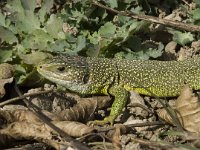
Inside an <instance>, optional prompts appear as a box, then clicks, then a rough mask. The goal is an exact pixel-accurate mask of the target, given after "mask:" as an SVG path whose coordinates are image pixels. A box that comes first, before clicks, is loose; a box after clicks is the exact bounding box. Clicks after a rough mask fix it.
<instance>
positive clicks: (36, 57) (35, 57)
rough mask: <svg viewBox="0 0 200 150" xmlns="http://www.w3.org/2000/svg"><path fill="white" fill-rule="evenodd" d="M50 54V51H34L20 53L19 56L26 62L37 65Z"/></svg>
mask: <svg viewBox="0 0 200 150" xmlns="http://www.w3.org/2000/svg"><path fill="white" fill-rule="evenodd" d="M49 56H50V55H49V54H48V53H44V52H39V51H33V52H32V53H30V54H26V55H20V56H19V57H20V58H21V59H22V61H23V62H24V63H25V64H31V65H37V64H38V63H40V62H41V61H42V60H44V59H46V58H48V57H49Z"/></svg>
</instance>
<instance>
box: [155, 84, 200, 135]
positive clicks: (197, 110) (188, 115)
mask: <svg viewBox="0 0 200 150" xmlns="http://www.w3.org/2000/svg"><path fill="white" fill-rule="evenodd" d="M173 108H174V109H175V111H176V112H177V115H178V118H179V120H180V122H181V124H182V126H183V128H184V129H186V130H188V131H190V132H194V133H197V134H200V117H199V116H200V101H199V99H198V97H197V96H194V94H193V93H192V89H190V88H189V86H187V85H185V86H184V87H183V89H182V91H181V94H180V96H179V97H178V99H177V100H176V102H175V105H174V106H173ZM158 115H159V116H160V117H161V118H162V119H164V120H166V121H167V122H169V123H171V124H173V123H172V122H173V121H172V119H171V117H170V116H169V115H168V114H167V112H166V111H165V110H164V109H160V110H158Z"/></svg>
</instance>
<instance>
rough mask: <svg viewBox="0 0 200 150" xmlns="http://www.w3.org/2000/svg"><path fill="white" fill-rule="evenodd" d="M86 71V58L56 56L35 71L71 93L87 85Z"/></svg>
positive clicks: (87, 75)
mask: <svg viewBox="0 0 200 150" xmlns="http://www.w3.org/2000/svg"><path fill="white" fill-rule="evenodd" d="M88 69H89V67H88V64H87V62H86V58H84V57H78V56H65V57H63V56H58V57H54V58H52V59H49V60H47V61H45V62H42V63H40V64H39V65H38V66H37V71H38V72H39V73H40V74H41V75H42V76H43V77H44V78H46V79H48V80H50V81H52V82H54V83H56V84H58V85H61V86H64V87H66V88H68V89H69V90H72V91H76V89H77V88H83V85H86V84H87V82H88V80H89V71H88ZM79 90H80V89H79ZM83 90H84V89H83Z"/></svg>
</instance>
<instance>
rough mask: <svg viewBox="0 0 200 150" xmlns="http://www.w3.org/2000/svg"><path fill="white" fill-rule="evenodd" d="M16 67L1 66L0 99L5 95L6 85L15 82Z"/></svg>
mask: <svg viewBox="0 0 200 150" xmlns="http://www.w3.org/2000/svg"><path fill="white" fill-rule="evenodd" d="M13 73H14V67H13V66H12V65H10V64H7V63H4V64H0V98H2V97H3V96H4V95H5V93H6V92H5V89H4V85H5V84H6V83H11V82H12V81H13Z"/></svg>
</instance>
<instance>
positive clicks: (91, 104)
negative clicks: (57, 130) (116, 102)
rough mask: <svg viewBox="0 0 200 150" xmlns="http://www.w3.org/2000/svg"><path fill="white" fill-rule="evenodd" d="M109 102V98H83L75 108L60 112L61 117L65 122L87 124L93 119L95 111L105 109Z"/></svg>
mask: <svg viewBox="0 0 200 150" xmlns="http://www.w3.org/2000/svg"><path fill="white" fill-rule="evenodd" d="M108 101H110V98H109V97H108V96H103V97H98V96H95V97H92V98H82V100H78V103H77V104H76V105H75V106H73V107H71V108H70V109H65V110H63V111H61V112H59V116H60V117H61V118H62V119H63V120H68V121H70V120H73V121H81V122H87V121H88V120H90V119H91V117H92V115H93V114H94V112H95V110H96V109H99V108H102V107H105V105H107V104H108Z"/></svg>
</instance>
